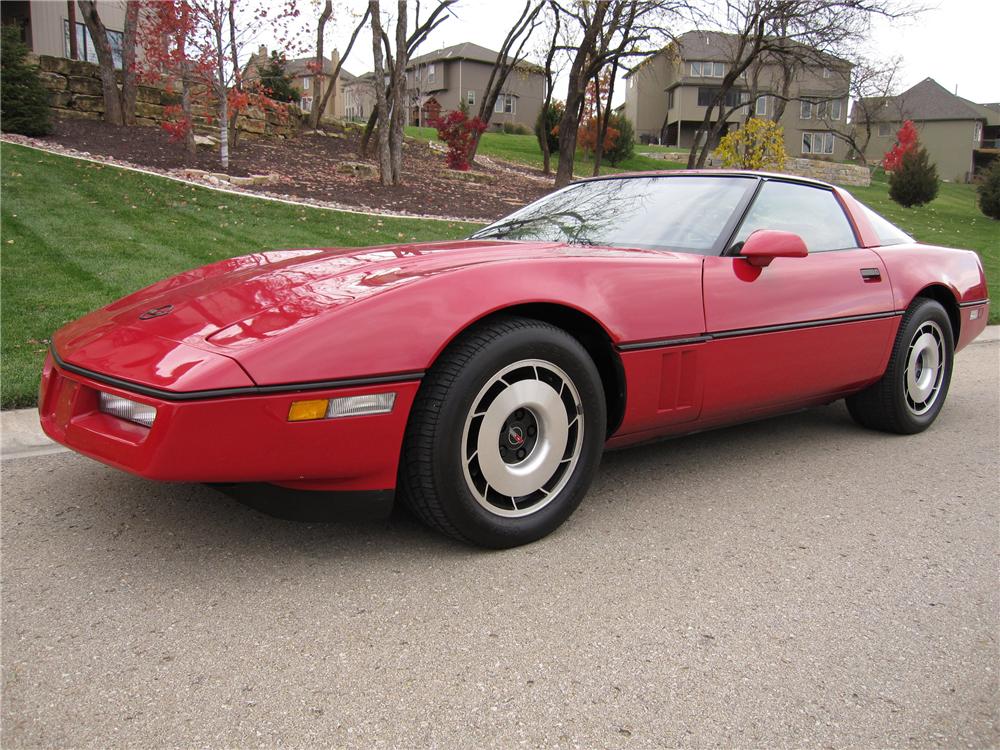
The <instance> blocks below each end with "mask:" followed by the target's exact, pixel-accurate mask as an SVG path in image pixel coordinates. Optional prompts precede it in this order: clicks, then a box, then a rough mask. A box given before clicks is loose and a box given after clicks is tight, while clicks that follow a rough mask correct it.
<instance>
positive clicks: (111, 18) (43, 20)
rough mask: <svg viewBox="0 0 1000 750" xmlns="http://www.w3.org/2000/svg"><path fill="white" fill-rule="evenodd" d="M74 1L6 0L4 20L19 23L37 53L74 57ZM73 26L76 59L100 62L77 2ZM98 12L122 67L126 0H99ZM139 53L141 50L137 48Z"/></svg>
mask: <svg viewBox="0 0 1000 750" xmlns="http://www.w3.org/2000/svg"><path fill="white" fill-rule="evenodd" d="M70 7H71V6H70V4H69V3H66V2H57V1H55V0H30V2H29V1H28V0H24V1H18V0H3V2H0V22H2V23H3V24H4V25H5V26H6V25H8V24H16V25H17V26H18V27H19V28H20V29H21V39H22V40H23V41H24V43H25V44H26V45H27V46H28V49H30V50H31V51H32V52H34V53H35V54H36V55H52V56H53V57H70V25H71V24H70V18H69V12H70ZM72 8H73V14H74V18H73V24H72V25H73V30H74V33H75V34H76V46H77V54H76V59H78V60H86V61H88V62H92V63H96V62H97V50H96V49H95V48H94V42H93V40H92V39H91V38H90V33H89V32H88V31H87V27H86V25H85V24H84V23H83V15H82V14H81V12H80V9H79V8H78V7H77V6H76V5H75V4H74V5H73V6H72ZM97 12H98V13H99V14H100V16H101V21H102V22H103V23H104V25H105V26H106V27H107V30H108V41H109V42H110V43H111V54H112V55H114V58H115V64H116V66H117V67H121V50H122V43H123V41H124V36H125V33H124V30H125V3H124V2H120V1H119V0H97ZM136 53H137V54H141V51H139V50H137V51H136Z"/></svg>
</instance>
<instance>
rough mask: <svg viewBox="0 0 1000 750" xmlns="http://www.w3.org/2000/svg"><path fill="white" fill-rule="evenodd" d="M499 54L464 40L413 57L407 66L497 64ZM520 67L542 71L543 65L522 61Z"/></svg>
mask: <svg viewBox="0 0 1000 750" xmlns="http://www.w3.org/2000/svg"><path fill="white" fill-rule="evenodd" d="M499 55H500V53H499V52H494V51H493V50H491V49H487V48H486V47H482V46H480V45H478V44H474V43H472V42H462V43H461V44H453V45H452V46H450V47H442V48H441V49H439V50H435V51H434V52H428V53H427V54H425V55H418V56H417V57H413V58H411V59H410V61H409V62H408V63H407V67H409V66H412V65H424V64H426V63H432V62H438V61H439V60H472V61H474V62H481V63H486V64H487V65H495V64H496V61H497V57H499ZM507 59H508V60H509V59H510V58H509V57H508V58H507ZM519 67H523V68H530V69H531V70H536V71H538V72H542V68H541V66H538V65H534V64H533V63H529V62H524V61H522V62H521V64H520V66H519Z"/></svg>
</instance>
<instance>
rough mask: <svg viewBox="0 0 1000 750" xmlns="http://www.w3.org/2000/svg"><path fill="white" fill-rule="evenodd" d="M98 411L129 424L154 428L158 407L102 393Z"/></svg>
mask: <svg viewBox="0 0 1000 750" xmlns="http://www.w3.org/2000/svg"><path fill="white" fill-rule="evenodd" d="M98 409H100V411H102V412H103V413H105V414H110V415H111V416H112V417H118V418H119V419H124V420H126V421H127V422H135V423H136V424H141V425H142V426H143V427H152V426H153V421H154V420H155V419H156V407H155V406H150V405H149V404H140V403H139V402H138V401H132V400H131V399H127V398H122V397H121V396H113V395H111V394H110V393H104V392H103V391H102V392H101V397H100V404H99V406H98Z"/></svg>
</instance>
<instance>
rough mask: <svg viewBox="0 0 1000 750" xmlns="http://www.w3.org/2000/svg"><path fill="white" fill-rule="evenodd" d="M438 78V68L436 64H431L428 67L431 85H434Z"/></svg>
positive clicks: (428, 77)
mask: <svg viewBox="0 0 1000 750" xmlns="http://www.w3.org/2000/svg"><path fill="white" fill-rule="evenodd" d="M436 78H437V68H436V67H435V66H434V63H431V64H430V65H428V66H427V80H428V81H430V82H431V83H434V81H435V79H436Z"/></svg>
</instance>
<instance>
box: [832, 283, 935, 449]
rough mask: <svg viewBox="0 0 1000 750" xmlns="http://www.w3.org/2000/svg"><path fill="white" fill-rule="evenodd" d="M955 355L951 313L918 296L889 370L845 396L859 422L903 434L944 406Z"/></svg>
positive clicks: (924, 426) (924, 423)
mask: <svg viewBox="0 0 1000 750" xmlns="http://www.w3.org/2000/svg"><path fill="white" fill-rule="evenodd" d="M954 358H955V344H954V337H953V334H952V330H951V321H950V320H949V319H948V313H947V312H945V309H944V308H943V307H942V306H941V304H940V303H939V302H936V301H934V300H931V299H923V298H920V299H917V300H916V301H915V302H914V303H913V304H912V305H911V306H910V309H909V310H907V311H906V314H905V315H904V316H903V320H902V321H901V322H900V325H899V331H898V333H897V334H896V341H895V343H894V344H893V350H892V355H891V356H890V359H889V366H888V367H887V368H886V371H885V375H883V376H882V379H881V380H879V381H878V382H876V383H875V384H873V385H871V386H869V387H868V388H866V389H865V390H863V391H861V392H860V393H857V394H855V395H853V396H849V397H848V398H847V408H848V411H850V413H851V416H852V417H853V418H854V420H855V421H856V422H858V423H859V424H861V425H863V426H865V427H869V428H871V429H875V430H883V431H885V432H896V433H900V434H903V435H911V434H913V433H917V432H922V431H923V430H925V429H927V428H928V427H930V425H931V423H933V422H934V420H935V419H936V418H937V415H938V414H939V413H940V412H941V408H942V407H943V406H944V401H945V398H946V397H947V395H948V386H949V385H950V383H951V371H952V366H953V363H954Z"/></svg>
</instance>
